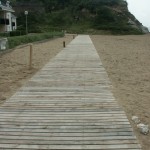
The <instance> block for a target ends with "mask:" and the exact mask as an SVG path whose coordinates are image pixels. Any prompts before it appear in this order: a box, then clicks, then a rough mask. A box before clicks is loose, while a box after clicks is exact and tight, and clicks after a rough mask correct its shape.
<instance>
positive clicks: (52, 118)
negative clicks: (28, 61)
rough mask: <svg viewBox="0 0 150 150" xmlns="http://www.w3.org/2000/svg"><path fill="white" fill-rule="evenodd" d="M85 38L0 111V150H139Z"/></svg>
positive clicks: (46, 68)
mask: <svg viewBox="0 0 150 150" xmlns="http://www.w3.org/2000/svg"><path fill="white" fill-rule="evenodd" d="M110 86H111V83H110V81H109V79H108V77H107V73H106V71H105V69H104V67H103V65H102V63H101V61H100V58H99V56H98V54H97V52H96V50H95V48H94V46H93V44H92V42H91V40H90V38H89V36H86V35H85V36H78V37H77V38H76V39H74V40H73V41H72V42H71V43H70V44H69V45H68V46H67V47H66V48H65V49H63V50H62V51H61V52H60V53H59V54H58V55H57V56H56V57H55V58H54V59H53V60H51V61H50V62H49V63H48V64H47V65H46V66H45V67H44V68H43V69H42V70H40V71H39V72H38V73H37V74H36V75H35V76H34V77H32V78H31V79H30V80H29V81H28V82H27V83H26V85H25V86H23V87H22V88H21V89H20V90H19V91H18V92H17V93H16V94H15V95H14V96H12V97H11V98H10V99H9V100H7V101H6V102H5V103H4V104H3V105H2V106H1V107H0V150H5V149H8V150H9V149H13V150H18V149H19V150H37V149H38V150H52V149H53V150H55V149H57V150H58V149H59V150H61V149H64V150H67V149H74V150H77V149H84V150H85V149H86V150H88V149H91V150H118V149H120V150H140V149H141V148H140V145H139V144H138V142H137V140H136V137H135V136H134V133H133V130H132V128H131V125H130V123H129V121H128V119H127V117H126V115H125V113H124V111H123V110H122V108H120V106H119V105H118V104H117V102H116V101H115V99H114V96H113V94H112V93H111V90H110Z"/></svg>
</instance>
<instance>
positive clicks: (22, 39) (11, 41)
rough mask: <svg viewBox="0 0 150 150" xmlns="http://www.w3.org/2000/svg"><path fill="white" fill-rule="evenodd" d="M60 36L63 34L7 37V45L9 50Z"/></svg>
mask: <svg viewBox="0 0 150 150" xmlns="http://www.w3.org/2000/svg"><path fill="white" fill-rule="evenodd" d="M62 36H64V33H63V32H51V33H41V34H29V35H24V36H15V37H8V45H9V48H14V47H16V46H18V45H21V44H27V43H32V42H36V41H42V40H45V39H51V38H54V37H62Z"/></svg>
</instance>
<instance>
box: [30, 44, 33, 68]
mask: <svg viewBox="0 0 150 150" xmlns="http://www.w3.org/2000/svg"><path fill="white" fill-rule="evenodd" d="M32 54H33V44H30V56H29V57H30V58H29V69H32Z"/></svg>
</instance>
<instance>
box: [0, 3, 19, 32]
mask: <svg viewBox="0 0 150 150" xmlns="http://www.w3.org/2000/svg"><path fill="white" fill-rule="evenodd" d="M14 12H15V11H14V10H13V9H12V7H11V6H10V2H9V1H7V2H6V4H4V3H2V2H1V1H0V32H10V31H14V30H16V29H17V21H16V19H17V18H16V16H15V15H13V13H14Z"/></svg>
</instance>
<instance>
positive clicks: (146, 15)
mask: <svg viewBox="0 0 150 150" xmlns="http://www.w3.org/2000/svg"><path fill="white" fill-rule="evenodd" d="M127 2H128V9H129V11H130V12H131V13H132V14H133V15H134V16H135V17H136V19H137V20H139V21H140V22H141V23H142V24H143V25H144V26H146V27H149V28H150V0H127Z"/></svg>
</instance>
